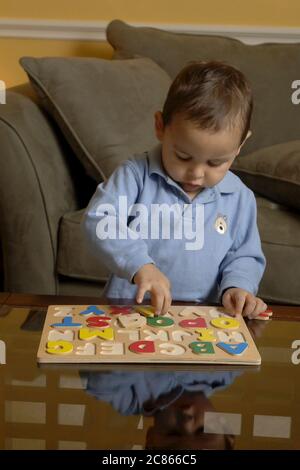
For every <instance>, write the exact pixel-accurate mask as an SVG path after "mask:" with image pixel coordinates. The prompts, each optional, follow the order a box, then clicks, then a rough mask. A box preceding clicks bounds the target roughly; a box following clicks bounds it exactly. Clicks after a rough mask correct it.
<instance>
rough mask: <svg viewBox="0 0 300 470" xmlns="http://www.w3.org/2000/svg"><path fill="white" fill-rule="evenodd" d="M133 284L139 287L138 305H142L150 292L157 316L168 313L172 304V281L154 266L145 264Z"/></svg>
mask: <svg viewBox="0 0 300 470" xmlns="http://www.w3.org/2000/svg"><path fill="white" fill-rule="evenodd" d="M133 282H134V283H135V284H137V285H138V291H137V295H136V301H137V303H141V302H142V300H143V298H144V295H145V293H146V292H148V291H149V292H150V293H151V304H152V306H153V307H154V308H155V314H156V315H164V314H165V313H167V311H168V310H169V308H170V306H171V303H172V297H171V292H170V287H171V285H170V281H169V279H168V278H167V277H166V276H165V275H164V274H163V273H162V272H161V271H160V270H159V269H158V268H157V267H156V266H155V265H154V264H144V266H142V267H141V268H140V269H139V270H138V272H137V273H136V274H135V275H134V278H133Z"/></svg>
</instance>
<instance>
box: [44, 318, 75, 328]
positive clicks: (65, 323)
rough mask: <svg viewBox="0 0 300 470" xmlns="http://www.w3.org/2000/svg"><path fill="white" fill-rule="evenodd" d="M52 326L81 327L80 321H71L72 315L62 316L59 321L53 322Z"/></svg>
mask: <svg viewBox="0 0 300 470" xmlns="http://www.w3.org/2000/svg"><path fill="white" fill-rule="evenodd" d="M51 326H52V327H53V328H81V327H82V324H81V323H73V320H72V317H64V318H63V319H62V322H61V323H53V324H52V325H51Z"/></svg>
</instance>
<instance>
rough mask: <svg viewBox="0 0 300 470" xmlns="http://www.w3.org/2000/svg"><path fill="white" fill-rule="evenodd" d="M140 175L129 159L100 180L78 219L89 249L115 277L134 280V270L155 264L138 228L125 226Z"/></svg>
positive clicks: (138, 185)
mask: <svg viewBox="0 0 300 470" xmlns="http://www.w3.org/2000/svg"><path fill="white" fill-rule="evenodd" d="M141 181H142V178H141V176H140V175H139V174H138V171H137V170H136V169H135V168H134V166H133V163H131V162H130V161H129V160H126V161H125V162H123V163H122V164H121V165H120V166H119V167H118V168H117V169H116V170H115V171H114V172H113V173H112V175H111V177H110V178H109V179H108V180H107V181H105V182H104V183H100V184H99V185H98V187H97V189H96V192H95V194H94V196H93V197H92V199H91V201H90V203H89V205H88V207H87V209H86V211H85V213H84V215H83V218H82V221H81V229H82V233H83V237H84V239H85V241H86V244H87V247H88V249H89V251H91V253H92V255H93V256H94V257H95V258H96V259H97V260H98V261H99V263H103V264H105V265H106V267H107V268H108V269H109V270H110V271H111V272H112V273H114V274H115V275H116V276H118V277H121V278H124V279H127V280H128V282H131V283H132V282H133V277H134V275H135V273H136V272H137V271H138V270H139V269H140V268H141V267H142V266H143V265H144V264H148V263H153V264H155V263H154V261H153V259H152V258H151V257H150V256H149V255H148V248H147V244H146V242H145V240H143V239H142V238H141V237H140V235H139V234H138V232H137V231H133V230H132V229H130V227H129V226H128V217H129V215H130V214H131V212H130V213H129V209H130V206H132V205H133V204H135V203H136V201H137V198H138V194H139V191H140V189H141Z"/></svg>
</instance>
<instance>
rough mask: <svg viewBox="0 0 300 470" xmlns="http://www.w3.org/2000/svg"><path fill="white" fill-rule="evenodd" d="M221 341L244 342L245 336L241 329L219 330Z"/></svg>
mask: <svg viewBox="0 0 300 470" xmlns="http://www.w3.org/2000/svg"><path fill="white" fill-rule="evenodd" d="M217 335H218V338H219V341H220V342H221V343H244V342H245V337H244V335H243V334H242V333H240V332H239V331H217Z"/></svg>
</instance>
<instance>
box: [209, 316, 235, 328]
mask: <svg viewBox="0 0 300 470" xmlns="http://www.w3.org/2000/svg"><path fill="white" fill-rule="evenodd" d="M210 323H211V324H212V326H215V327H216V328H226V329H229V330H236V329H237V328H239V326H240V322H238V321H237V320H236V319H235V318H228V317H219V318H214V319H213V320H211V322H210Z"/></svg>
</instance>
